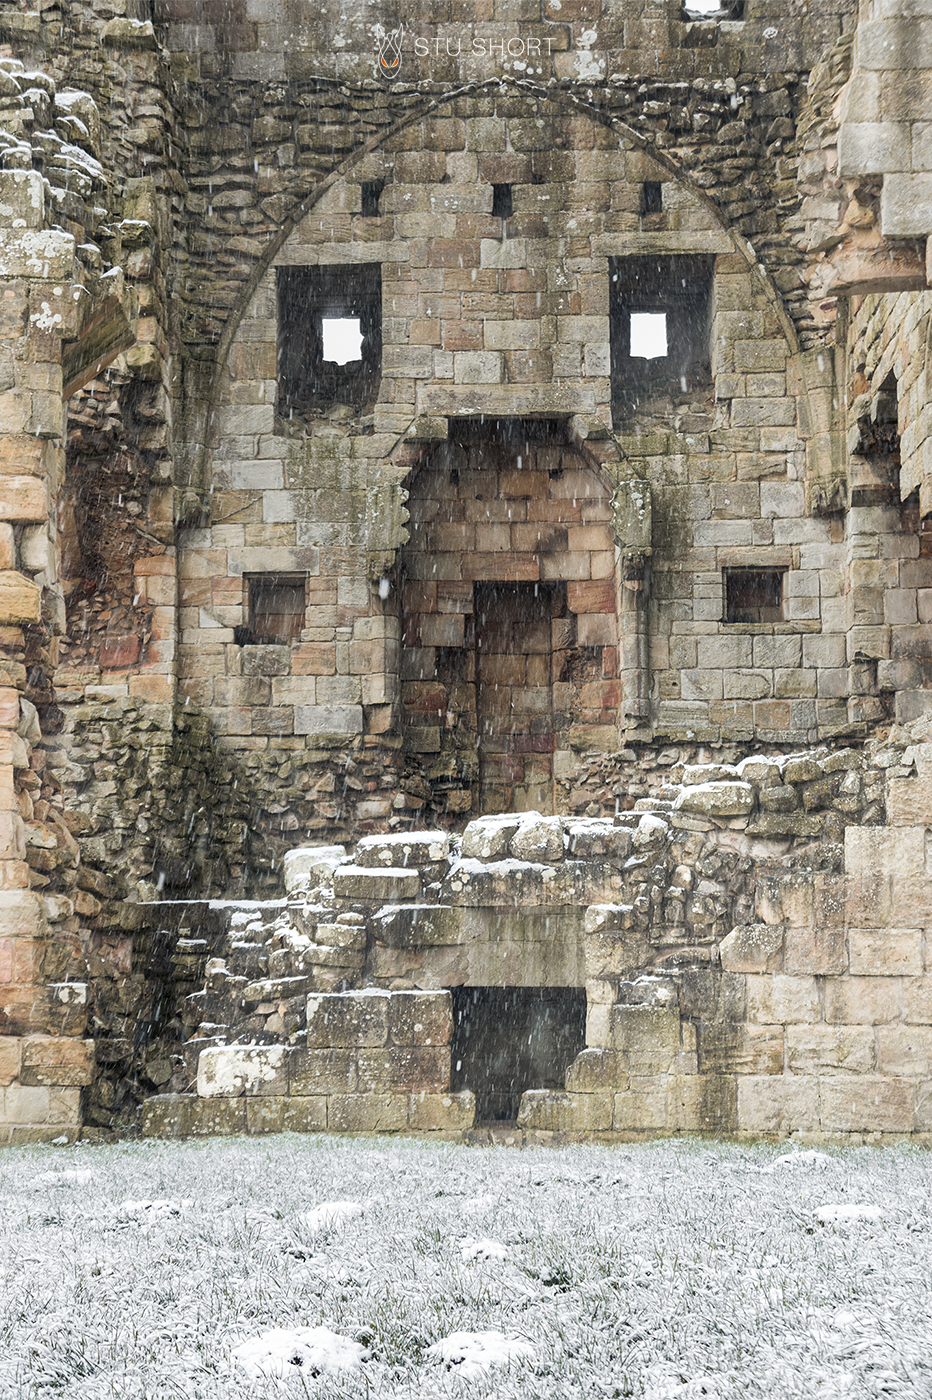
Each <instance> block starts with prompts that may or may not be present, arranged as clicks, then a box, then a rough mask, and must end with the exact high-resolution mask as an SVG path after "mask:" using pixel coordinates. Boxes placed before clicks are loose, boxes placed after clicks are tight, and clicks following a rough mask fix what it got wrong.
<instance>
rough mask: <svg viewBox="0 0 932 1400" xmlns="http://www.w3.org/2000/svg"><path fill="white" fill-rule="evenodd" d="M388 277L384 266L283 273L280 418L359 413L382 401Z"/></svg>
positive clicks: (286, 270)
mask: <svg viewBox="0 0 932 1400" xmlns="http://www.w3.org/2000/svg"><path fill="white" fill-rule="evenodd" d="M381 362H382V269H381V266H380V265H379V264H378V263H361V264H348V265H341V266H339V267H280V268H279V269H278V413H279V417H280V418H281V419H283V420H285V421H286V422H287V421H288V420H289V419H292V418H294V417H296V416H297V417H298V418H305V419H310V418H319V417H323V416H324V415H325V414H327V413H328V411H330V410H331V409H333V408H334V407H336V406H338V405H340V406H348V407H350V408H352V409H354V410H355V411H356V412H357V413H358V412H364V411H365V410H366V408H367V407H371V405H372V404H373V403H374V401H375V399H376V398H377V397H378V391H379V382H380V377H381Z"/></svg>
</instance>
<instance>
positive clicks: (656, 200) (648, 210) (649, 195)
mask: <svg viewBox="0 0 932 1400" xmlns="http://www.w3.org/2000/svg"><path fill="white" fill-rule="evenodd" d="M662 212H663V185H662V184H661V182H660V181H659V180H645V181H644V183H643V185H642V186H641V213H642V214H660V213H662Z"/></svg>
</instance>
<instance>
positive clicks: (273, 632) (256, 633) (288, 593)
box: [244, 574, 307, 646]
mask: <svg viewBox="0 0 932 1400" xmlns="http://www.w3.org/2000/svg"><path fill="white" fill-rule="evenodd" d="M246 587H247V589H248V597H249V629H248V634H247V636H246V637H244V642H245V644H246V645H250V644H251V645H253V646H290V645H291V644H292V643H293V642H297V641H300V639H301V632H302V630H303V628H304V617H305V599H306V596H307V589H306V585H305V581H304V579H303V578H283V577H282V576H281V575H279V574H263V575H261V576H260V577H257V578H250V579H247V581H246Z"/></svg>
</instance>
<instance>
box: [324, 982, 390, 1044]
mask: <svg viewBox="0 0 932 1400" xmlns="http://www.w3.org/2000/svg"><path fill="white" fill-rule="evenodd" d="M389 998H390V993H388V992H379V991H368V992H329V993H314V994H312V995H311V996H309V997H308V999H307V1044H308V1048H309V1049H311V1050H322V1049H329V1048H331V1047H332V1048H341V1047H344V1046H345V1047H350V1048H354V1047H355V1048H360V1049H373V1048H375V1047H378V1046H382V1045H387V1044H388V1003H389Z"/></svg>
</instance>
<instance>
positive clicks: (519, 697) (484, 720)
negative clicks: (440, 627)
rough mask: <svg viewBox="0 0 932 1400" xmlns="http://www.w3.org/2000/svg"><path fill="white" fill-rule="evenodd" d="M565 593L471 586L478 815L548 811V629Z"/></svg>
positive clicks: (526, 586) (530, 586)
mask: <svg viewBox="0 0 932 1400" xmlns="http://www.w3.org/2000/svg"><path fill="white" fill-rule="evenodd" d="M565 606H566V588H565V587H562V586H561V585H559V584H547V583H477V584H476V585H475V598H474V604H473V609H474V616H475V636H476V684H477V689H476V710H477V717H478V725H477V731H478V743H479V783H480V789H481V792H482V795H483V799H484V800H483V808H484V810H487V811H502V810H507V809H508V808H509V807H510V808H511V809H512V810H517V811H538V812H550V811H552V810H553V689H552V686H551V656H552V644H551V623H552V620H553V618H554V616H559V615H560V614H561V613H562V612H563V611H565Z"/></svg>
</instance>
